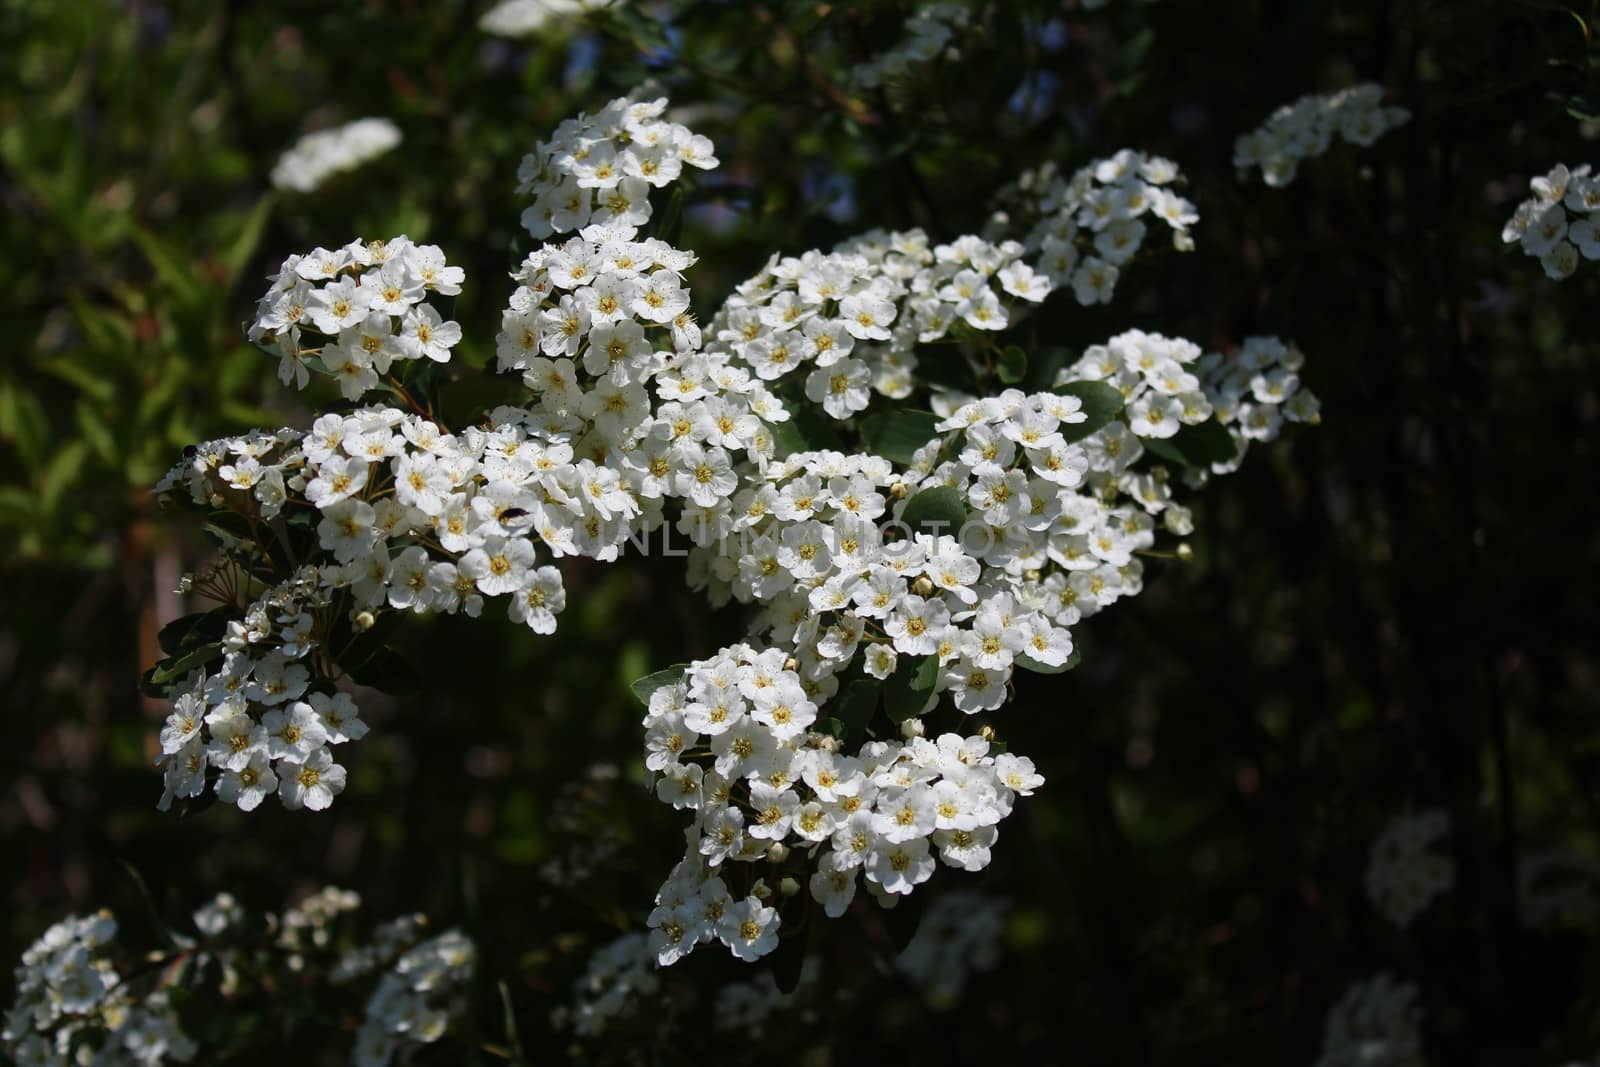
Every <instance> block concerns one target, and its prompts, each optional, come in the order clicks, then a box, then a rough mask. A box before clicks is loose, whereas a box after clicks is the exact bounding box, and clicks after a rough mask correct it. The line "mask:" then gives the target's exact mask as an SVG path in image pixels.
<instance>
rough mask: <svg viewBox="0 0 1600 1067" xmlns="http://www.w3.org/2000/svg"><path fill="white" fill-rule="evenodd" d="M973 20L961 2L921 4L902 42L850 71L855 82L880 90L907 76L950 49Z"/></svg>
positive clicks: (861, 86) (908, 25) (858, 86)
mask: <svg viewBox="0 0 1600 1067" xmlns="http://www.w3.org/2000/svg"><path fill="white" fill-rule="evenodd" d="M971 19H972V12H971V11H969V10H968V9H967V8H965V7H963V6H962V5H960V4H948V3H933V4H921V5H919V6H918V7H917V8H916V9H915V10H914V11H912V13H911V16H910V17H909V18H907V19H906V25H905V36H904V37H903V38H902V39H901V40H900V43H898V44H896V45H895V46H894V47H893V48H891V49H889V50H888V51H887V52H883V53H881V54H879V55H876V56H873V57H872V58H871V59H869V60H867V61H866V62H864V63H859V64H857V65H856V66H855V67H854V68H853V69H852V70H851V71H850V82H851V84H853V85H855V87H856V88H858V89H876V88H878V87H879V86H880V85H884V84H886V83H890V82H895V81H898V80H900V79H902V78H905V77H906V76H907V75H908V74H910V73H911V71H912V70H913V69H914V68H916V67H919V66H922V65H924V64H927V63H930V62H932V61H933V60H935V59H937V58H938V57H939V56H940V55H941V54H943V53H944V52H945V50H946V49H948V48H950V45H951V42H953V41H955V40H956V38H957V36H958V35H959V34H960V32H961V31H963V30H965V29H966V28H967V23H968V22H970V21H971ZM951 51H952V54H954V50H953V49H951Z"/></svg>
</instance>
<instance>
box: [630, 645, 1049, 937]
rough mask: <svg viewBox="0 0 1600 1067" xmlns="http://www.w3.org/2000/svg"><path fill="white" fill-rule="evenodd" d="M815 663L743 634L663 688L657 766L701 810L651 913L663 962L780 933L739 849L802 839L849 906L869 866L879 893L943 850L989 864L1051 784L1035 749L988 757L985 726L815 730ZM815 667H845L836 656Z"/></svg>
mask: <svg viewBox="0 0 1600 1067" xmlns="http://www.w3.org/2000/svg"><path fill="white" fill-rule="evenodd" d="M856 637H857V639H859V628H858V629H857V634H856ZM850 654H851V655H853V651H852V652H851V653H850ZM800 666H801V665H800V664H799V663H798V662H796V661H795V660H794V659H793V658H792V657H790V656H788V655H787V654H786V653H785V652H783V651H781V650H775V649H767V650H764V651H757V650H755V649H752V648H750V647H749V646H747V645H736V646H732V647H730V648H727V649H724V650H722V652H721V653H719V654H718V655H717V656H715V657H713V658H711V659H709V660H702V661H700V662H697V663H694V664H692V665H690V667H689V668H688V669H687V670H686V671H685V673H684V677H683V679H682V680H681V681H677V682H674V683H672V684H668V685H663V686H661V687H660V688H658V689H657V690H656V691H655V692H654V693H653V694H652V695H651V698H650V710H649V713H648V714H647V715H646V716H645V729H646V742H645V743H646V749H647V751H648V753H649V755H648V757H647V759H646V766H647V767H649V769H650V770H652V771H656V772H658V773H659V774H660V775H661V778H660V782H659V784H658V786H657V793H658V794H659V795H660V797H661V798H662V799H663V800H664V801H665V802H667V803H670V804H672V805H673V806H674V807H675V808H688V809H690V810H692V811H693V812H694V815H695V822H694V825H693V826H692V827H691V828H690V829H689V831H688V835H687V836H688V843H689V850H688V855H687V856H686V857H685V858H684V860H683V862H682V863H680V864H679V865H678V867H677V868H676V869H675V870H674V871H673V873H672V876H671V877H670V878H668V880H667V882H666V884H664V885H663V886H662V887H661V891H660V893H659V894H658V895H657V898H656V904H657V906H656V908H655V910H654V911H653V912H651V914H650V918H649V926H650V929H651V944H652V946H653V947H654V948H655V949H656V952H657V958H658V959H659V961H660V962H661V963H662V964H663V965H668V964H671V963H674V962H676V961H677V960H679V959H681V958H682V957H683V956H685V955H687V954H688V953H689V952H691V951H693V949H694V948H695V946H696V945H699V944H700V943H701V942H705V941H711V940H717V941H720V942H722V944H724V945H725V946H727V948H728V949H729V950H730V951H731V952H732V953H733V954H734V955H735V956H737V957H739V958H740V959H744V960H753V959H758V958H760V957H761V956H764V955H766V954H767V953H768V952H771V951H772V950H773V949H774V948H775V947H777V943H778V930H779V927H780V925H781V921H780V919H779V917H778V914H777V911H776V909H775V908H773V907H769V906H767V905H766V904H764V902H763V900H764V897H766V896H769V895H770V892H769V891H767V890H766V889H765V887H764V886H759V885H758V886H754V887H752V890H751V892H750V893H748V894H747V895H745V896H744V897H743V898H742V899H738V898H735V897H734V896H733V895H732V893H731V892H730V890H729V888H728V885H727V882H726V881H725V880H724V879H723V877H721V875H722V874H727V875H728V878H729V879H738V878H740V877H741V876H739V875H738V874H736V873H733V872H730V870H729V869H728V868H727V867H724V864H725V863H728V862H736V863H755V862H760V861H769V860H770V861H773V862H782V860H783V859H784V858H786V857H787V856H788V854H789V852H790V850H791V849H792V850H794V851H797V852H799V851H803V852H804V853H806V855H807V856H808V857H814V860H815V862H814V868H815V873H813V874H812V875H811V877H810V880H809V889H810V892H811V896H812V898H813V899H815V900H816V901H817V903H818V904H820V905H821V906H822V909H823V911H824V912H825V913H826V914H827V915H828V916H829V917H830V918H837V917H838V916H840V915H842V914H844V912H845V909H847V908H848V907H849V906H850V902H851V901H852V900H853V899H854V897H855V893H856V888H857V885H858V876H861V875H864V876H865V879H866V883H867V886H868V887H869V890H870V891H871V892H873V893H874V894H876V895H880V896H884V895H903V894H906V893H909V892H911V891H912V889H914V888H915V887H916V886H917V885H919V884H921V883H922V882H925V881H927V880H928V878H930V877H931V876H932V874H933V871H934V867H935V862H934V856H935V853H937V855H938V858H939V859H941V860H943V861H944V862H945V863H946V864H947V865H949V866H952V867H960V868H962V869H964V870H969V871H975V870H980V869H982V868H983V867H985V866H987V865H988V863H989V850H990V847H991V846H992V845H993V844H994V842H995V839H996V838H997V837H998V831H997V830H996V829H995V826H996V824H997V823H999V822H1000V820H1001V819H1003V818H1005V817H1006V816H1007V815H1009V814H1010V813H1011V809H1012V805H1013V803H1014V801H1015V798H1016V797H1017V796H1019V795H1020V796H1029V795H1031V794H1032V792H1033V790H1034V789H1036V788H1038V787H1039V786H1040V785H1042V784H1043V782H1044V779H1043V778H1042V777H1041V776H1040V775H1038V774H1037V773H1035V771H1034V768H1033V763H1032V762H1031V761H1030V760H1028V759H1026V758H1021V757H1017V756H1013V755H1011V754H1009V753H1003V754H1001V755H999V756H991V755H989V754H988V753H989V742H988V741H986V740H984V739H983V738H982V737H967V738H963V737H960V736H959V735H957V734H945V735H943V736H941V737H940V738H938V740H937V741H933V740H928V739H926V738H921V737H916V738H912V739H910V740H909V741H906V742H900V741H873V742H868V743H867V744H865V745H863V746H862V748H861V750H860V751H859V752H858V753H856V754H854V755H840V754H839V751H838V748H839V746H838V745H837V743H835V742H833V741H832V740H831V739H830V738H827V737H826V736H824V735H822V734H820V733H818V732H816V731H815V730H813V726H815V725H816V723H817V714H818V708H817V705H816V704H815V703H814V702H813V701H812V700H811V699H810V697H809V696H808V694H807V690H806V687H805V686H804V685H803V684H802V678H801V675H800V674H799V673H798V671H797V668H799V667H800ZM806 670H807V673H808V674H810V675H813V676H816V677H818V678H819V679H820V678H821V677H831V673H830V672H831V667H830V665H829V664H827V663H826V661H819V662H818V663H817V664H816V665H815V666H814V667H807V668H806ZM819 672H820V673H819ZM813 688H814V689H815V688H819V686H813ZM996 703H998V701H997V702H996ZM744 881H749V879H744ZM757 890H760V891H757ZM793 891H798V883H795V885H794V887H793Z"/></svg>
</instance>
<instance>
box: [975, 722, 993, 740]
mask: <svg viewBox="0 0 1600 1067" xmlns="http://www.w3.org/2000/svg"><path fill="white" fill-rule="evenodd" d="M978 736H979V737H981V738H983V739H984V740H985V741H993V740H994V727H993V726H990V725H989V724H987V723H985V724H984V725H982V726H980V727H978Z"/></svg>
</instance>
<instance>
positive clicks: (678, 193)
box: [656, 185, 683, 247]
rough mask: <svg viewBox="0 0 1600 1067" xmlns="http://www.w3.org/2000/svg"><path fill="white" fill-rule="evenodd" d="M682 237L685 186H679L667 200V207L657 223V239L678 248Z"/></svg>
mask: <svg viewBox="0 0 1600 1067" xmlns="http://www.w3.org/2000/svg"><path fill="white" fill-rule="evenodd" d="M682 236H683V186H682V185H678V186H676V187H674V188H673V190H672V195H671V196H669V197H668V198H667V206H666V207H665V208H663V209H662V211H661V218H660V219H659V220H657V222H656V238H657V239H658V240H661V241H665V242H666V243H667V244H669V245H673V246H674V247H676V245H677V243H678V238H680V237H682Z"/></svg>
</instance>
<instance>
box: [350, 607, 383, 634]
mask: <svg viewBox="0 0 1600 1067" xmlns="http://www.w3.org/2000/svg"><path fill="white" fill-rule="evenodd" d="M377 621H378V620H377V619H376V618H374V617H373V615H372V612H370V611H363V612H361V613H360V614H358V615H357V616H356V617H355V618H354V619H352V620H351V621H350V626H351V628H352V629H354V630H355V632H356V633H358V634H359V633H365V632H366V631H368V630H370V629H372V627H373V625H374V624H375V623H376V622H377Z"/></svg>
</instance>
